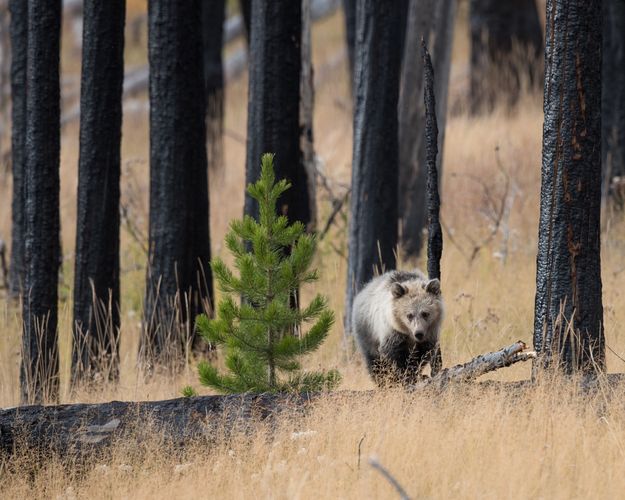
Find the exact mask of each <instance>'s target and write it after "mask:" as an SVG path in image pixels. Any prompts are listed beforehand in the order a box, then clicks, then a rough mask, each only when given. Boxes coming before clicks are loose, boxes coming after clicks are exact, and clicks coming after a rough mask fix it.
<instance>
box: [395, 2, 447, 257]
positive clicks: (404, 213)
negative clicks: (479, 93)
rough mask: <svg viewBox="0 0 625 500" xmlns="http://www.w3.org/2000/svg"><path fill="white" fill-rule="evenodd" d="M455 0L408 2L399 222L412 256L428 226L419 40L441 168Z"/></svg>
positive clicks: (403, 243) (404, 244) (401, 93)
mask: <svg viewBox="0 0 625 500" xmlns="http://www.w3.org/2000/svg"><path fill="white" fill-rule="evenodd" d="M455 13H456V0H411V2H410V8H409V12H408V23H407V28H406V41H405V46H404V52H403V54H404V55H403V63H402V74H401V86H400V91H399V111H398V120H399V185H398V194H397V196H398V200H399V225H400V235H401V249H402V251H403V253H404V257H407V258H416V257H418V255H419V252H420V251H421V246H422V240H423V229H425V227H426V224H427V213H426V212H427V203H426V183H427V172H426V168H425V165H426V160H425V143H424V140H423V139H424V137H425V135H424V127H425V111H424V103H423V82H424V79H423V68H424V66H423V64H420V61H419V60H420V57H419V47H420V45H419V44H420V40H421V39H422V38H423V39H425V42H426V44H427V46H428V47H429V49H430V51H431V54H432V59H433V69H434V74H435V75H436V80H435V82H434V93H435V95H436V120H437V122H438V124H439V125H440V126H439V135H438V151H439V154H438V156H437V162H436V168H437V170H438V172H441V171H442V165H443V161H442V157H443V155H442V152H443V146H444V142H445V121H446V115H447V95H448V87H449V72H450V68H451V48H452V45H453V33H454V19H455Z"/></svg>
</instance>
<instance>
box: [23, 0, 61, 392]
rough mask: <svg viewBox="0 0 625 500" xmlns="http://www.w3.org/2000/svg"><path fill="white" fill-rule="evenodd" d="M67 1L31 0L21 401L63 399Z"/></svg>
mask: <svg viewBox="0 0 625 500" xmlns="http://www.w3.org/2000/svg"><path fill="white" fill-rule="evenodd" d="M60 34H61V1H60V0H30V1H29V2H28V56H27V65H26V82H27V88H28V92H27V94H26V144H27V148H26V161H25V168H24V193H25V220H26V224H25V244H24V248H25V260H24V262H25V279H24V300H23V312H22V314H23V318H24V335H23V341H22V364H21V371H20V385H21V392H22V402H42V401H45V400H55V399H57V398H58V390H59V378H58V377H59V353H58V342H57V297H58V295H57V294H58V291H57V281H58V262H59V254H60V249H59V162H60V87H59V57H60Z"/></svg>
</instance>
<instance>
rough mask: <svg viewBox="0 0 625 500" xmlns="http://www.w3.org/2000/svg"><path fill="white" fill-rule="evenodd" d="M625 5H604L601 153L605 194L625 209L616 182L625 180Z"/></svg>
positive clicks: (610, 0) (618, 1)
mask: <svg viewBox="0 0 625 500" xmlns="http://www.w3.org/2000/svg"><path fill="white" fill-rule="evenodd" d="M624 33H625V1H623V0H604V1H603V65H602V68H603V74H602V76H601V78H602V87H603V89H602V97H601V119H602V132H601V141H602V142H601V152H602V165H603V182H604V185H603V192H604V193H607V192H609V191H610V187H611V186H612V187H613V189H612V191H611V194H612V195H613V198H614V199H615V200H616V201H617V202H618V203H619V205H621V206H623V204H625V196H624V195H625V193H623V186H622V185H621V184H620V183H618V182H612V181H613V179H614V178H615V177H619V178H620V180H621V183H622V180H623V176H625V71H623V67H625V38H624V37H623V34H624Z"/></svg>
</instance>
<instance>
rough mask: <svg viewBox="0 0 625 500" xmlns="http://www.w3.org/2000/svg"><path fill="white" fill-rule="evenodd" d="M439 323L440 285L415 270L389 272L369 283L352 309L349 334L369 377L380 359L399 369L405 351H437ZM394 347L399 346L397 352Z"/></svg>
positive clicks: (441, 309) (356, 299) (440, 307)
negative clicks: (351, 330)
mask: <svg viewBox="0 0 625 500" xmlns="http://www.w3.org/2000/svg"><path fill="white" fill-rule="evenodd" d="M442 319H443V302H442V300H441V297H440V283H439V281H438V280H428V279H427V278H426V277H425V275H424V274H423V273H422V272H421V271H419V270H415V271H413V272H406V271H390V272H387V273H385V274H383V275H381V276H378V277H376V278H374V279H372V280H371V281H370V282H369V283H368V284H367V285H366V286H365V287H364V288H363V289H362V290H361V291H360V293H358V295H357V296H356V298H355V299H354V305H353V309H352V326H353V329H354V331H353V333H354V335H355V337H356V342H357V344H358V347H359V349H360V351H361V352H362V354H363V355H364V357H365V360H366V362H367V365H368V368H369V370H370V372H372V375H373V364H374V363H375V362H377V361H378V360H379V359H381V358H385V357H386V358H390V359H389V360H390V361H391V362H392V363H395V364H396V365H398V366H403V365H404V364H405V362H406V360H405V359H404V357H406V356H408V351H409V352H410V353H412V352H413V351H419V350H420V349H425V348H426V347H427V346H430V347H431V348H432V349H436V350H437V349H438V344H439V335H440V325H441V322H442ZM398 343H400V344H401V345H402V346H403V347H402V348H401V349H399V350H398V349H397V344H398ZM385 346H388V352H385V348H386V347H385ZM439 356H440V354H439ZM422 357H423V356H422ZM400 358H401V359H400ZM424 359H425V358H424ZM426 361H430V358H429V357H427V360H426ZM402 363H403V364H402Z"/></svg>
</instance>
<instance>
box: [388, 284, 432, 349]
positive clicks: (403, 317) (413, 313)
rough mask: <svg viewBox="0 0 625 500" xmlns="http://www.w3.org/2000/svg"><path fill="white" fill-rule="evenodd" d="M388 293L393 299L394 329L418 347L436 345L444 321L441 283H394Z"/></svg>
mask: <svg viewBox="0 0 625 500" xmlns="http://www.w3.org/2000/svg"><path fill="white" fill-rule="evenodd" d="M390 291H391V294H392V295H393V300H392V304H393V307H392V309H393V311H392V322H393V328H394V329H395V330H396V331H398V332H401V333H404V334H406V335H408V336H409V337H410V338H411V339H412V340H413V341H415V342H417V343H419V344H420V343H429V344H432V345H434V344H436V343H437V342H438V334H439V329H440V324H441V322H442V319H443V300H442V298H441V283H440V281H439V280H437V279H433V280H420V279H415V280H410V281H406V282H394V283H392V284H391V290H390Z"/></svg>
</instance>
